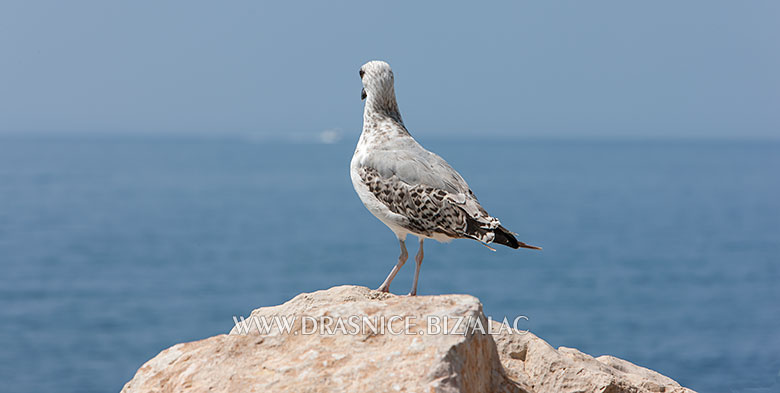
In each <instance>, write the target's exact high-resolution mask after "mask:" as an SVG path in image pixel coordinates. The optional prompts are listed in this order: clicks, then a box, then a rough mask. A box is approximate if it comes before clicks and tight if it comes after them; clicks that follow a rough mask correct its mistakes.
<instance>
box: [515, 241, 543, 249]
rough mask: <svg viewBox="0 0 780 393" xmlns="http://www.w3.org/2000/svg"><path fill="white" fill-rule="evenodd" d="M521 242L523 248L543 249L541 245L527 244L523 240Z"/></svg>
mask: <svg viewBox="0 0 780 393" xmlns="http://www.w3.org/2000/svg"><path fill="white" fill-rule="evenodd" d="M519 243H520V247H522V248H530V249H532V250H541V249H542V248H541V247H536V246H532V245H530V244H525V243H523V242H519Z"/></svg>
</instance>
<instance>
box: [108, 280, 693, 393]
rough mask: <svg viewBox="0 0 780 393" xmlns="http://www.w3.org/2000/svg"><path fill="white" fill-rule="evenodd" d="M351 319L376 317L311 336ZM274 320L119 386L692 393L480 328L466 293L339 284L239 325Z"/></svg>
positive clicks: (163, 357)
mask: <svg viewBox="0 0 780 393" xmlns="http://www.w3.org/2000/svg"><path fill="white" fill-rule="evenodd" d="M355 315H357V316H366V317H367V318H368V321H371V322H379V323H378V324H377V325H378V326H377V327H376V330H377V331H378V332H374V331H372V330H374V329H373V328H372V327H371V326H369V325H361V324H360V321H359V320H358V319H355V318H356V317H353V320H354V321H355V322H357V323H356V324H355V325H350V324H349V320H348V319H347V320H345V322H347V323H346V324H345V325H341V326H339V325H338V324H336V323H332V324H331V325H330V330H331V332H330V333H329V332H323V333H324V334H320V333H321V332H320V329H324V328H325V327H324V325H323V322H327V317H332V318H337V317H344V318H345V319H346V318H348V317H350V316H355ZM273 316H286V317H288V318H289V317H290V316H296V318H295V320H294V322H293V323H292V324H291V329H290V330H289V331H288V332H283V331H281V330H280V329H278V326H277V325H272V329H271V330H269V331H266V332H264V333H263V334H260V333H259V332H258V329H257V326H256V325H253V326H251V327H250V328H249V333H241V332H239V331H238V329H237V328H235V327H234V328H233V330H232V331H231V332H230V334H227V335H226V334H223V335H219V336H215V337H211V338H207V339H205V340H200V341H195V342H190V343H183V344H177V345H174V346H173V347H171V348H168V349H166V350H164V351H162V352H161V353H160V354H158V355H157V356H155V357H154V358H153V359H151V360H150V361H148V362H146V363H145V364H144V365H143V366H142V367H141V368H140V369H139V370H138V372H137V373H136V375H135V377H134V378H133V379H132V380H131V381H130V382H128V383H127V384H126V385H125V387H124V389H122V392H124V393H131V392H185V391H186V392H254V391H257V392H281V391H290V392H362V391H379V392H382V391H389V392H394V391H402V392H519V393H522V392H528V393H533V392H537V393H542V392H609V393H613V392H637V393H643V392H681V393H682V392H692V391H691V390H688V389H685V388H682V387H680V385H678V384H677V383H676V382H674V381H673V380H671V379H669V378H667V377H664V376H663V375H661V374H658V373H656V372H654V371H651V370H648V369H645V368H642V367H639V366H636V365H634V364H631V363H629V362H627V361H625V360H621V359H617V358H614V357H611V356H601V357H599V358H595V359H594V358H592V357H590V356H588V355H586V354H583V353H581V352H579V351H577V350H576V349H571V348H564V347H561V348H559V349H558V350H557V351H556V350H555V349H553V348H552V347H550V345H549V344H547V343H546V342H545V341H544V340H542V339H540V338H538V337H536V336H534V335H533V334H531V333H525V334H521V332H517V331H513V332H512V331H510V329H508V327H506V326H504V325H501V324H498V323H496V322H491V323H492V325H489V322H488V321H487V320H486V319H485V316H484V314H483V313H482V305H481V304H480V303H479V301H478V300H477V299H476V298H474V297H472V296H468V295H444V296H418V297H406V296H395V295H390V294H385V293H381V292H377V291H372V290H370V289H368V288H364V287H356V286H340V287H334V288H331V289H328V290H324V291H318V292H314V293H304V294H301V295H298V296H296V297H295V298H293V299H292V300H290V301H288V302H287V303H284V304H282V305H280V306H275V307H263V308H259V309H257V310H254V311H253V312H252V314H251V316H250V318H248V319H247V320H248V321H254V320H255V319H253V318H254V317H258V318H259V317H266V318H269V319H270V318H272V317H273ZM393 316H401V317H403V318H405V319H401V320H396V321H394V322H393V321H391V320H390V318H391V317H393ZM430 316H433V317H439V318H442V320H443V319H444V318H447V320H448V321H449V322H450V324H449V326H448V330H449V331H452V330H457V334H435V332H432V331H431V329H433V330H435V329H436V328H440V327H443V324H442V323H439V324H431V326H428V321H429V318H430ZM459 318H460V319H461V320H462V321H463V323H462V324H461V326H460V327H458V329H454V328H455V326H453V322H454V321H457V320H458V319H459ZM315 320H316V321H317V324H316V326H315V325H314V321H315ZM291 321H292V320H291ZM382 321H384V323H382ZM407 321H408V322H407ZM405 325H406V326H408V328H407V327H405ZM361 326H364V327H365V329H361ZM381 326H384V328H385V329H384V331H381ZM466 326H469V327H471V328H466ZM480 326H482V327H484V330H485V331H488V330H490V331H492V333H493V336H491V335H490V334H483V333H482V332H481V331H480V329H479V327H480ZM390 327H392V328H393V330H394V331H395V332H398V331H402V330H408V331H410V332H414V333H417V334H394V333H391V332H390V331H389V328H390ZM491 328H492V329H491ZM312 330H316V333H313V334H312V333H311V332H312ZM356 331H357V332H356ZM464 331H465V334H464ZM420 332H423V334H420ZM353 333H355V334H353ZM429 333H431V334H429ZM494 339H495V341H494ZM502 363H503V366H502ZM505 368H506V369H505Z"/></svg>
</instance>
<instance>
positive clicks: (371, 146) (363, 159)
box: [350, 61, 541, 296]
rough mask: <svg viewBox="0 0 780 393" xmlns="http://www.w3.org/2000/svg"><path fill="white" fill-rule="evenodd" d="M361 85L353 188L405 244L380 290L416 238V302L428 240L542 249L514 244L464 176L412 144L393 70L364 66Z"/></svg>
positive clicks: (386, 286) (385, 289) (370, 64)
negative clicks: (360, 127)
mask: <svg viewBox="0 0 780 393" xmlns="http://www.w3.org/2000/svg"><path fill="white" fill-rule="evenodd" d="M360 79H362V81H363V91H362V92H361V97H360V98H361V99H362V100H366V105H365V109H364V112H363V132H362V133H361V134H360V140H359V141H358V144H357V148H355V154H354V155H353V156H352V162H351V164H350V176H351V178H352V185H353V186H354V187H355V191H357V194H358V196H359V197H360V200H361V201H363V204H364V205H366V208H367V209H368V210H369V211H370V212H371V213H372V214H373V215H374V216H376V218H378V219H379V220H380V221H382V222H383V223H385V225H387V226H388V227H390V229H391V230H392V231H393V232H394V233H395V235H396V237H398V241H399V242H400V244H401V255H400V256H399V257H398V263H397V264H396V265H395V267H393V270H391V271H390V274H389V275H388V276H387V278H386V279H385V281H384V282H383V283H382V285H380V286H379V288H378V289H377V290H379V291H382V292H389V290H390V283H391V282H392V281H393V278H395V275H396V274H397V273H398V271H399V270H400V269H401V267H402V266H403V265H404V263H406V259H407V257H408V254H407V252H406V243H405V241H406V236H407V235H409V234H411V235H415V236H417V237H418V238H419V240H420V249H419V251H418V252H417V256H415V258H414V260H415V262H416V264H417V266H416V268H415V270H414V283H413V284H412V290H411V292H409V295H411V296H414V295H416V294H417V278H418V277H419V275H420V265H421V264H422V260H423V241H424V240H425V239H435V240H438V241H443V242H447V241H450V240H452V239H463V238H468V239H474V240H478V241H480V242H482V244H484V245H485V246H486V247H488V248H490V246H488V244H490V243H498V244H502V245H505V246H508V247H512V248H520V247H523V248H531V249H535V250H541V248H539V247H536V246H531V245H528V244H525V243H523V242H520V241H518V240H517V239H515V237H514V236H513V233H512V232H510V231H509V230H507V229H506V228H504V227H503V226H501V223H500V222H499V221H498V219H497V218H495V217H492V216H490V215H489V214H488V213H487V212H486V211H485V209H483V208H482V206H480V204H479V202H478V201H477V197H476V196H474V193H473V192H471V189H470V188H469V185H468V184H466V181H465V180H463V177H462V176H461V175H460V174H459V173H458V172H456V171H455V170H454V169H452V167H451V166H450V165H449V164H447V162H446V161H444V159H442V158H441V157H439V156H438V155H436V154H434V153H431V152H429V151H428V150H425V148H423V147H422V146H420V144H419V143H417V141H415V140H414V138H412V136H411V135H410V134H409V131H407V130H406V127H405V126H404V122H403V121H402V120H401V113H400V112H399V111H398V104H397V103H396V101H395V89H394V88H393V71H392V70H391V69H390V65H388V64H387V63H385V62H383V61H370V62H368V63H366V64H364V65H363V66H362V67H360ZM491 250H492V248H491Z"/></svg>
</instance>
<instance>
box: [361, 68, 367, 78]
mask: <svg viewBox="0 0 780 393" xmlns="http://www.w3.org/2000/svg"><path fill="white" fill-rule="evenodd" d="M365 74H366V72H365V71H363V70H360V79H363V75H365Z"/></svg>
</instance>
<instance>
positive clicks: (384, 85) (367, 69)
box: [360, 60, 395, 101]
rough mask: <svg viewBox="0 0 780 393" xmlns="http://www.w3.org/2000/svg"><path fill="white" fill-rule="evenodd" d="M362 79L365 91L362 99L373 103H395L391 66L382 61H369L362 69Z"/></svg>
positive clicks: (362, 92)
mask: <svg viewBox="0 0 780 393" xmlns="http://www.w3.org/2000/svg"><path fill="white" fill-rule="evenodd" d="M360 79H361V80H362V81H363V91H361V92H360V99H361V100H365V99H366V98H368V99H369V100H372V101H386V100H390V99H392V101H395V91H394V90H393V70H391V69H390V64H387V63H385V62H384V61H381V60H373V61H369V62H368V63H366V64H363V66H362V67H360Z"/></svg>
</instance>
